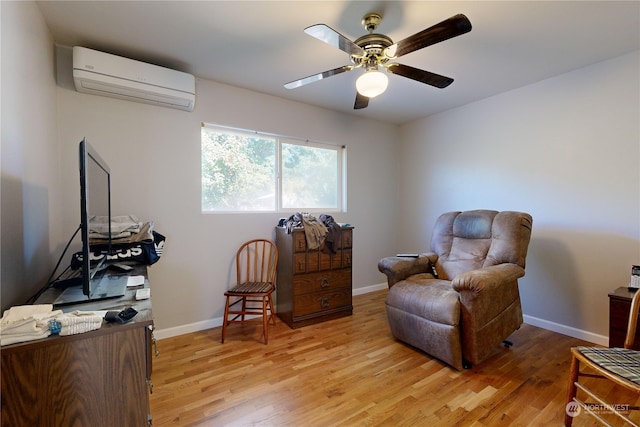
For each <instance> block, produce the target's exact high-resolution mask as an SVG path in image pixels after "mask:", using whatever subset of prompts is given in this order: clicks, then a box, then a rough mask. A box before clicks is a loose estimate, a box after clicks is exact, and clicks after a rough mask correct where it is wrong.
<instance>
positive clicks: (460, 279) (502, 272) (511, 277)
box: [451, 263, 524, 295]
mask: <svg viewBox="0 0 640 427" xmlns="http://www.w3.org/2000/svg"><path fill="white" fill-rule="evenodd" d="M522 276H524V268H522V267H520V266H519V265H516V264H510V263H506V264H499V265H492V266H490V267H485V268H480V269H478V270H471V271H467V272H466V273H462V274H458V275H457V276H456V277H455V278H454V279H453V281H452V282H451V286H452V287H453V289H454V290H456V291H458V292H463V291H471V292H473V293H474V294H475V295H479V294H480V293H482V292H483V291H484V290H485V289H486V290H488V289H487V288H492V287H496V286H500V285H501V284H503V283H508V282H513V281H515V280H517V279H518V278H520V277H522Z"/></svg>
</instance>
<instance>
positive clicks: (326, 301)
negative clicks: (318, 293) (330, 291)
mask: <svg viewBox="0 0 640 427" xmlns="http://www.w3.org/2000/svg"><path fill="white" fill-rule="evenodd" d="M320 307H322V308H328V307H329V297H322V298H320Z"/></svg>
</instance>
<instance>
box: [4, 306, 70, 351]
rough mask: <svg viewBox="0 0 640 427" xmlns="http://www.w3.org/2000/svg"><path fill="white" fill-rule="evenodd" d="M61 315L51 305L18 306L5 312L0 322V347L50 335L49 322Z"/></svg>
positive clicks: (59, 311) (60, 311) (60, 312)
mask: <svg viewBox="0 0 640 427" xmlns="http://www.w3.org/2000/svg"><path fill="white" fill-rule="evenodd" d="M61 314H62V310H55V311H54V310H53V305H52V304H35V305H19V306H15V307H11V308H9V309H8V310H5V311H4V313H3V314H2V319H1V320H0V346H2V345H9V344H15V343H19V342H25V341H32V340H38V339H41V338H46V337H48V336H49V335H51V331H50V330H49V320H51V319H54V318H55V317H56V316H59V315H61Z"/></svg>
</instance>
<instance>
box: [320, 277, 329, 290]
mask: <svg viewBox="0 0 640 427" xmlns="http://www.w3.org/2000/svg"><path fill="white" fill-rule="evenodd" d="M320 287H321V288H323V289H324V288H328V287H329V278H328V277H321V278H320Z"/></svg>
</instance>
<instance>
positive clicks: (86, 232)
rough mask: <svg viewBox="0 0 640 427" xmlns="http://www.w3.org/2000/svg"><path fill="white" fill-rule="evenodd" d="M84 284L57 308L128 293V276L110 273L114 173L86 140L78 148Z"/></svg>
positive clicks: (68, 291) (66, 295) (64, 296)
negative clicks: (112, 177)
mask: <svg viewBox="0 0 640 427" xmlns="http://www.w3.org/2000/svg"><path fill="white" fill-rule="evenodd" d="M79 169H80V234H81V236H82V252H81V259H82V266H81V268H80V275H79V278H80V282H81V285H77V286H70V287H69V288H67V289H65V291H64V292H62V294H61V295H60V296H59V297H58V298H57V299H56V301H55V302H54V305H56V306H61V305H65V304H76V303H80V302H89V301H96V300H101V299H107V298H116V297H120V296H122V295H124V294H125V291H126V287H127V277H126V275H122V274H109V273H108V272H107V267H108V255H109V254H110V252H111V171H110V169H109V165H107V163H106V162H105V161H104V160H103V159H102V157H100V155H99V154H98V152H97V151H96V150H95V149H94V148H93V147H92V146H91V145H90V144H89V143H88V142H87V140H86V139H83V140H82V141H81V142H80V146H79Z"/></svg>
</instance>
